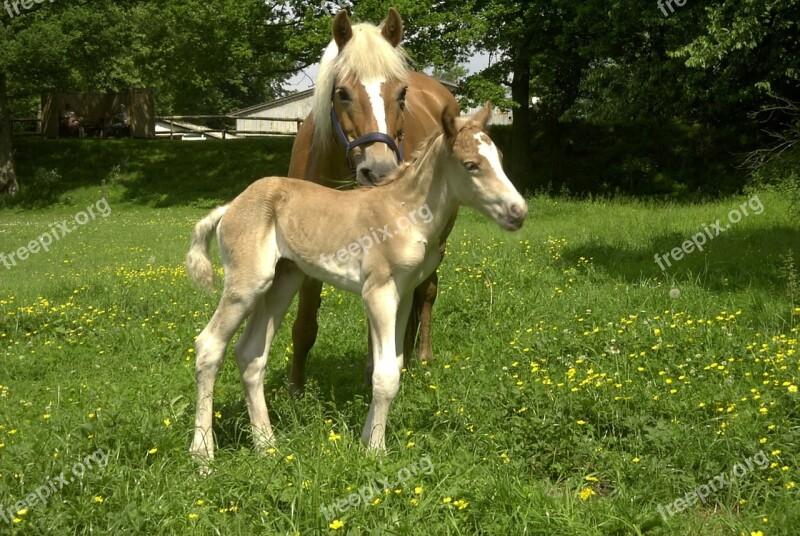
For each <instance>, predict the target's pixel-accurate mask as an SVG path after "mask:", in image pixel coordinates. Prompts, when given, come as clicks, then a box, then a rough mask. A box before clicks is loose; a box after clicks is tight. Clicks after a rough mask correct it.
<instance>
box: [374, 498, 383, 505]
mask: <svg viewBox="0 0 800 536" xmlns="http://www.w3.org/2000/svg"><path fill="white" fill-rule="evenodd" d="M379 504H381V498H380V497H377V498H376V499H375V500H373V501H372V506H378V505H379Z"/></svg>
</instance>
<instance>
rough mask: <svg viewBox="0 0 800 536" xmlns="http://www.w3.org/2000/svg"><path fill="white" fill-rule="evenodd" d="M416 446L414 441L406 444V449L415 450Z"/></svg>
mask: <svg viewBox="0 0 800 536" xmlns="http://www.w3.org/2000/svg"><path fill="white" fill-rule="evenodd" d="M414 445H416V443H414V442H413V441H409V442H408V443H406V448H409V449H410V448H414Z"/></svg>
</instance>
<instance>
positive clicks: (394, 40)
mask: <svg viewBox="0 0 800 536" xmlns="http://www.w3.org/2000/svg"><path fill="white" fill-rule="evenodd" d="M381 34H382V35H383V37H384V38H385V39H386V40H387V41H389V44H390V45H392V46H393V47H396V46H397V45H399V44H400V41H402V40H403V19H401V18H400V13H398V12H397V10H396V9H395V8H393V7H390V8H389V14H388V15H387V16H386V20H384V21H383V23H382V24H381Z"/></svg>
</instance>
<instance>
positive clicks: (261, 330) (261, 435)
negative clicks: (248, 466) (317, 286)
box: [235, 261, 304, 450]
mask: <svg viewBox="0 0 800 536" xmlns="http://www.w3.org/2000/svg"><path fill="white" fill-rule="evenodd" d="M303 277H304V276H303V273H302V272H301V271H300V270H299V269H298V268H297V266H296V265H295V264H294V263H292V262H289V261H280V262H279V263H278V265H277V266H276V267H275V278H274V279H273V281H272V286H271V287H270V289H269V291H267V293H266V294H265V295H264V296H263V297H262V298H261V299H259V300H258V302H257V303H256V306H255V311H254V312H253V315H252V316H251V317H250V321H249V322H248V324H247V329H245V332H244V334H243V335H242V337H241V338H240V339H239V342H238V343H237V344H236V352H235V354H236V363H237V365H238V367H239V376H240V377H241V380H242V386H243V387H244V392H245V399H246V401H247V411H248V413H249V414H250V423H251V425H252V433H253V444H254V445H255V447H256V449H258V450H263V449H264V448H266V447H267V446H269V445H270V444H271V443H272V441H273V435H272V426H271V425H270V422H269V413H268V411H267V403H266V400H265V399H264V373H265V371H266V367H267V360H268V359H269V349H270V346H271V345H272V339H273V338H274V337H275V333H276V332H277V331H278V328H280V325H281V321H282V320H283V317H284V315H285V314H286V310H287V309H288V308H289V306H290V305H291V304H292V299H293V298H294V295H295V294H296V293H297V290H298V289H299V288H300V285H301V284H302V282H303Z"/></svg>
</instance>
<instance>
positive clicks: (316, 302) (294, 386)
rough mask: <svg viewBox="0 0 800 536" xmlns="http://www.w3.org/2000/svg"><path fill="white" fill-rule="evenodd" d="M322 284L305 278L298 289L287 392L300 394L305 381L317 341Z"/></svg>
mask: <svg viewBox="0 0 800 536" xmlns="http://www.w3.org/2000/svg"><path fill="white" fill-rule="evenodd" d="M320 292H322V282H321V281H317V280H315V279H311V278H310V277H306V278H305V280H304V281H303V284H302V286H301V287H300V302H299V304H298V307H297V318H296V319H295V321H294V325H293V326H292V343H293V346H294V354H293V356H292V372H291V374H290V377H289V390H291V391H292V392H293V393H302V392H303V385H304V384H305V381H306V363H307V362H308V353H309V352H310V351H311V347H312V346H314V342H315V341H316V340H317V331H318V330H319V325H318V324H317V311H318V310H319V306H320V303H321V302H322V300H321V299H320V297H319V295H320Z"/></svg>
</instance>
